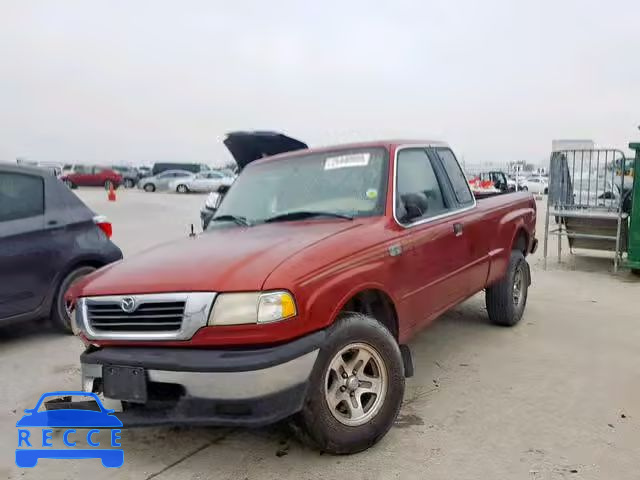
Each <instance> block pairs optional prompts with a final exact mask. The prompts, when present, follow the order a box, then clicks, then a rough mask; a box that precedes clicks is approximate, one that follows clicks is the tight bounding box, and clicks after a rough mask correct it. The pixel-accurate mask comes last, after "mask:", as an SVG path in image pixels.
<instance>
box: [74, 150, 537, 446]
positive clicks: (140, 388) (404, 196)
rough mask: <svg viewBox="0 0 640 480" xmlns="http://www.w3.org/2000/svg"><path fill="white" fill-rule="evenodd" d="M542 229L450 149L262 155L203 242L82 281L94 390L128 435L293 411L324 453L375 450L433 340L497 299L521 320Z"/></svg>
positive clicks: (501, 317)
mask: <svg viewBox="0 0 640 480" xmlns="http://www.w3.org/2000/svg"><path fill="white" fill-rule="evenodd" d="M254 146H255V145H254ZM249 150H251V149H248V150H246V151H249ZM254 150H255V148H254ZM270 153H273V149H271V150H270ZM250 155H252V159H253V158H254V157H255V158H258V157H260V155H259V154H256V152H255V151H253V153H251V154H250ZM240 160H241V159H239V163H248V162H244V161H243V162H240ZM243 160H246V159H243ZM535 221H536V205H535V202H534V200H533V198H532V196H531V195H530V194H528V193H508V194H503V195H495V196H491V197H487V198H483V199H481V200H478V201H476V198H475V197H474V196H473V195H472V193H471V191H470V189H469V185H468V184H467V181H466V179H465V176H464V174H463V172H462V169H461V168H460V165H459V164H458V162H457V160H456V157H455V156H454V154H453V152H452V151H451V149H450V148H449V147H448V146H447V145H446V144H444V143H439V142H428V141H426V142H415V141H411V142H409V141H386V142H371V143H363V144H357V145H345V146H336V147H330V148H322V149H303V150H297V151H294V152H289V153H285V154H279V155H275V156H271V157H268V158H262V159H259V160H256V161H254V162H252V163H250V164H249V165H247V166H246V168H245V169H244V170H243V171H242V173H241V174H240V176H239V177H238V179H237V180H236V182H235V183H234V185H233V186H232V187H231V189H230V190H229V192H228V193H227V194H226V196H225V198H224V200H223V201H222V203H221V204H220V205H219V207H218V209H217V212H216V213H215V216H214V218H213V219H212V221H211V222H210V224H209V226H208V227H207V230H206V231H205V232H203V233H202V234H201V235H199V236H197V238H185V239H184V240H182V241H178V242H175V243H171V244H166V245H162V246H159V247H156V248H153V249H151V250H149V251H147V252H145V253H142V254H140V255H138V256H135V257H131V258H128V259H126V260H124V261H122V262H118V263H116V264H112V265H109V266H107V267H105V268H103V269H101V270H100V271H98V272H96V273H94V274H91V275H89V276H88V277H86V279H85V280H84V281H83V282H82V283H80V284H78V287H77V288H76V289H75V290H74V292H73V296H74V297H75V298H76V299H77V301H76V304H75V306H76V308H75V312H76V313H75V317H74V330H75V332H76V333H77V334H78V335H80V336H81V337H82V339H83V340H84V342H85V343H86V345H87V348H86V351H85V352H84V353H83V354H82V356H81V367H82V368H81V370H82V386H83V389H84V390H85V391H88V392H97V393H102V394H103V395H104V397H105V398H106V399H107V401H111V405H113V404H114V401H115V402H116V404H117V407H120V410H121V412H120V413H117V415H118V418H119V419H120V420H121V421H122V422H123V423H124V425H125V426H144V425H159V424H205V425H225V426H230V425H240V426H259V425H265V424H268V423H272V422H276V421H279V420H281V419H284V418H287V417H290V416H293V417H294V419H295V421H296V423H297V425H299V426H300V427H301V428H299V431H301V432H303V433H304V435H303V437H304V438H306V439H307V440H308V441H309V442H311V443H312V444H313V445H315V446H316V447H317V448H320V449H322V450H323V451H327V452H332V453H353V452H358V451H361V450H364V449H366V448H368V447H369V446H371V445H373V444H374V443H376V442H377V441H378V440H379V439H380V438H382V437H383V436H384V435H385V433H386V432H387V431H388V430H389V428H390V427H391V426H392V424H393V422H394V420H395V419H396V416H397V414H398V411H399V409H400V406H401V403H402V399H403V394H404V386H405V377H406V376H410V375H411V374H412V371H413V365H412V361H411V355H410V351H409V348H408V347H407V344H408V342H409V341H410V340H411V338H412V337H413V336H414V335H415V334H416V332H418V331H419V330H421V329H422V328H424V327H425V326H427V325H428V324H429V323H431V322H432V321H433V320H434V319H435V318H436V317H437V316H438V315H440V314H441V313H443V312H444V311H446V310H448V309H450V308H452V307H454V306H455V305H457V304H459V303H460V302H462V301H463V300H465V299H467V298H469V297H470V296H472V295H474V294H476V293H478V292H480V291H482V290H485V291H486V293H485V295H486V305H487V311H488V315H489V318H490V319H491V320H492V321H493V322H494V323H496V324H499V325H505V326H512V325H515V324H516V323H518V321H519V320H520V318H521V317H522V315H523V311H524V308H525V305H526V301H527V290H528V287H529V285H530V273H529V267H528V264H527V261H526V255H527V254H528V253H530V252H532V251H534V250H535V248H536V245H537V241H536V239H535V230H534V228H535Z"/></svg>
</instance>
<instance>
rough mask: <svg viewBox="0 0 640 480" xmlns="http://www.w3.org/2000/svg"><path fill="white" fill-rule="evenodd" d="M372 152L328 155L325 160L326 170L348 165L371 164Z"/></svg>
mask: <svg viewBox="0 0 640 480" xmlns="http://www.w3.org/2000/svg"><path fill="white" fill-rule="evenodd" d="M369 157H371V154H370V153H352V154H350V155H340V156H338V157H328V158H327V159H326V160H325V161H324V169H325V170H335V169H337V168H347V167H366V166H367V165H369Z"/></svg>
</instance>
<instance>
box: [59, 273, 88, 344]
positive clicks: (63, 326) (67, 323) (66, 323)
mask: <svg viewBox="0 0 640 480" xmlns="http://www.w3.org/2000/svg"><path fill="white" fill-rule="evenodd" d="M94 270H95V268H94V267H90V266H88V265H85V266H83V267H78V268H76V269H75V270H73V271H71V272H70V273H68V274H67V275H66V276H65V277H64V278H63V279H62V282H60V285H59V286H58V290H56V294H55V297H54V298H53V305H51V323H52V324H53V326H54V327H55V328H56V329H57V330H59V331H61V332H64V333H71V318H70V317H69V313H68V311H67V306H66V304H65V303H66V302H65V299H64V294H65V293H67V290H69V288H70V287H71V286H72V285H73V284H74V282H76V281H78V280H80V279H81V278H82V277H84V276H85V275H88V274H90V273H91V272H93V271H94Z"/></svg>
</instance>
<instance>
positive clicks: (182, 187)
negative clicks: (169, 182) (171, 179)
mask: <svg viewBox="0 0 640 480" xmlns="http://www.w3.org/2000/svg"><path fill="white" fill-rule="evenodd" d="M188 191H189V189H188V188H187V186H186V185H183V184H182V183H181V184H180V185H178V186H177V188H176V192H178V193H187V192H188Z"/></svg>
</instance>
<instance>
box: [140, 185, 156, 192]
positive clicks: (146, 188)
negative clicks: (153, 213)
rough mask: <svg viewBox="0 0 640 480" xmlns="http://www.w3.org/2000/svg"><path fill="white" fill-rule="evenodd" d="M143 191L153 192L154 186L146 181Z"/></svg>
mask: <svg viewBox="0 0 640 480" xmlns="http://www.w3.org/2000/svg"><path fill="white" fill-rule="evenodd" d="M143 188H144V191H145V192H155V191H156V186H155V185H154V184H153V183H147V184H146V185H145V186H144V187H143Z"/></svg>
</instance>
